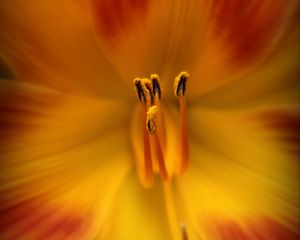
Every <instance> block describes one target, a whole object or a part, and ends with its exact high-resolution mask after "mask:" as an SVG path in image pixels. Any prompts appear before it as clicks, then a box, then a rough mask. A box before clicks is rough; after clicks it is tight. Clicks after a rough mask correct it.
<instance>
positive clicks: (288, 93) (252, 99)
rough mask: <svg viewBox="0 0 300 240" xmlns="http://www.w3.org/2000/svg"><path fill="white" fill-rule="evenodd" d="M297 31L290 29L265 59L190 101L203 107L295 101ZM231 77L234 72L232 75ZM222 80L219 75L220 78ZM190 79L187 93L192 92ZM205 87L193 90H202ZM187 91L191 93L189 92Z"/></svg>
mask: <svg viewBox="0 0 300 240" xmlns="http://www.w3.org/2000/svg"><path fill="white" fill-rule="evenodd" d="M298 52H299V32H294V33H293V34H291V35H290V37H289V38H288V39H287V40H286V42H285V44H283V45H282V46H281V47H280V48H278V49H277V50H276V52H275V53H274V54H273V55H272V57H270V58H269V59H268V60H267V61H265V62H264V63H262V64H260V66H258V67H257V68H256V69H254V70H253V71H252V72H251V73H249V74H245V75H244V76H242V77H241V78H239V79H237V80H236V81H232V82H228V83H224V84H222V85H220V86H218V87H216V88H214V89H212V90H211V91H207V93H205V94H203V95H202V96H198V97H196V98H193V99H192V101H191V103H193V104H202V105H205V106H206V107H221V108H228V107H245V106H249V105H261V104H268V105H270V104H271V105H272V104H282V103H287V104H288V103H292V102H295V101H298V100H297V99H298V95H299V91H298V89H299V81H298V79H299V76H300V74H299V68H298V66H299V63H300V58H299V54H298ZM232 76H234V74H233V75H232ZM220 79H222V78H220ZM192 81H193V79H192V77H191V81H190V82H189V84H191V85H192V86H189V85H188V94H189V95H193V91H194V90H193V89H195V88H193V83H192ZM204 89H205V86H204V85H203V87H201V88H199V87H198V90H197V91H202V90H204ZM190 91H191V93H190Z"/></svg>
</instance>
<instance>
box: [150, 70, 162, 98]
mask: <svg viewBox="0 0 300 240" xmlns="http://www.w3.org/2000/svg"><path fill="white" fill-rule="evenodd" d="M150 80H151V83H152V91H153V95H154V97H155V96H156V95H157V96H158V99H161V87H160V79H159V76H158V75H157V74H151V77H150Z"/></svg>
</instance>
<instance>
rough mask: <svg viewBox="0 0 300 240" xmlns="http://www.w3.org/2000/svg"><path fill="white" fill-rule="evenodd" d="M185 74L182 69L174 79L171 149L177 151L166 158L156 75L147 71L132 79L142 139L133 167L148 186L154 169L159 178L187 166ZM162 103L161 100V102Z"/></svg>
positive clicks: (164, 132) (163, 178) (186, 79)
mask: <svg viewBox="0 0 300 240" xmlns="http://www.w3.org/2000/svg"><path fill="white" fill-rule="evenodd" d="M188 78H189V74H188V73H187V72H185V71H183V72H180V73H179V74H178V75H177V76H176V77H175V79H174V84H173V87H174V93H175V97H176V98H177V99H178V108H179V111H178V113H179V116H178V121H176V122H179V124H178V127H177V128H176V129H177V131H178V136H179V139H178V146H179V147H178V148H176V149H173V150H174V151H178V152H177V154H176V155H177V156H178V159H179V160H176V159H177V158H176V159H175V158H174V160H173V158H172V159H166V154H165V153H166V150H167V147H168V142H167V141H166V129H168V126H167V125H166V124H167V122H165V120H164V114H165V113H164V111H163V107H162V103H161V102H162V100H163V96H162V87H161V82H160V77H159V75H157V74H151V76H150V78H135V79H134V80H133V83H134V86H135V91H136V95H137V98H138V102H139V109H140V120H141V121H140V122H141V128H142V131H141V133H142V139H143V144H142V146H143V159H138V160H137V165H138V166H137V167H138V169H139V170H140V169H141V168H142V174H140V180H141V182H142V184H143V185H144V186H146V187H151V186H152V184H153V180H154V176H155V175H156V174H157V173H158V174H159V175H160V176H161V178H162V180H163V181H169V180H170V179H171V178H172V176H174V175H177V174H182V173H183V172H184V171H185V169H186V168H187V166H188V157H189V155H188V132H187V126H186V124H187V121H186V106H185V94H186V84H187V81H188ZM164 106H165V104H164ZM165 128H166V129H165ZM167 161H177V162H174V164H173V165H174V166H176V167H168V166H167Z"/></svg>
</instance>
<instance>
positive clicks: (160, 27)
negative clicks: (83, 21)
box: [92, 0, 299, 96]
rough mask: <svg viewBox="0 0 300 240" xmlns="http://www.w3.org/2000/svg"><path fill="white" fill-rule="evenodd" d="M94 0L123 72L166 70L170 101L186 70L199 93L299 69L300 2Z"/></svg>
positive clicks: (107, 44) (101, 33) (105, 44)
mask: <svg viewBox="0 0 300 240" xmlns="http://www.w3.org/2000/svg"><path fill="white" fill-rule="evenodd" d="M92 2H93V4H92V12H93V13H94V14H93V16H94V17H93V20H94V23H95V29H96V33H97V35H98V39H99V43H100V45H101V46H102V48H103V50H104V51H105V52H106V53H107V56H108V58H110V59H112V61H113V62H115V63H116V66H117V68H118V70H119V73H120V75H122V76H123V78H124V79H125V80H126V81H129V80H131V79H132V78H134V77H136V76H139V75H142V76H145V75H146V76H147V75H149V74H150V73H152V72H156V73H159V74H160V75H161V78H162V80H163V82H164V90H165V92H166V95H168V96H171V95H173V94H172V88H171V86H172V84H171V82H172V81H173V80H174V77H175V76H176V74H177V73H178V72H179V71H182V70H187V71H188V72H190V75H191V80H190V81H189V92H188V94H189V95H190V96H199V95H202V94H204V93H207V92H210V91H211V90H214V89H216V88H218V87H220V86H223V85H225V84H227V83H230V82H233V81H236V80H240V79H244V78H248V77H250V78H252V79H253V77H252V73H253V72H255V71H267V70H264V67H261V66H262V65H263V64H266V65H268V64H274V65H272V66H273V70H274V69H276V68H277V67H278V66H280V68H279V69H278V71H279V73H281V71H283V72H284V73H285V72H286V71H288V72H289V71H290V70H292V71H294V70H295V66H297V64H296V63H297V62H296V63H295V61H294V60H295V57H297V56H296V54H297V51H296V50H297V49H298V48H299V44H298V42H299V38H298V36H295V35H297V34H298V27H297V25H298V17H297V16H298V15H297V14H298V1H288V2H287V1H284V0H276V1H271V0H270V1H264V2H261V1H258V0H257V1H251V3H246V2H244V1H241V0H231V1H224V0H215V1H211V2H207V1H183V0H176V1H170V0H163V1H146V0H143V1H133V0H114V1H108V0H94V1H92ZM282 49H284V50H282ZM279 54H281V56H279ZM282 54H284V57H285V58H284V59H283V58H281V57H282ZM274 56H277V62H275V63H274V62H272V61H271V60H272V59H273V57H274ZM128 59H130V61H129V60H128ZM275 64H276V66H275ZM290 65H291V66H290ZM263 66H264V65H263ZM290 67H292V69H290ZM289 73H293V72H289Z"/></svg>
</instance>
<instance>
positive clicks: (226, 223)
mask: <svg viewBox="0 0 300 240" xmlns="http://www.w3.org/2000/svg"><path fill="white" fill-rule="evenodd" d="M206 229H207V235H208V236H218V237H219V238H217V239H220V240H253V239H255V240H271V239H272V240H283V239H284V240H297V239H299V236H300V234H299V231H298V232H295V231H293V230H291V229H289V228H288V227H286V226H284V225H283V224H280V223H279V222H276V221H275V220H272V219H270V218H267V217H265V218H264V217H262V218H258V219H257V220H256V221H254V220H251V221H238V220H237V221H235V220H231V219H227V220H213V221H211V222H210V223H209V224H208V225H207V228H206Z"/></svg>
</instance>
